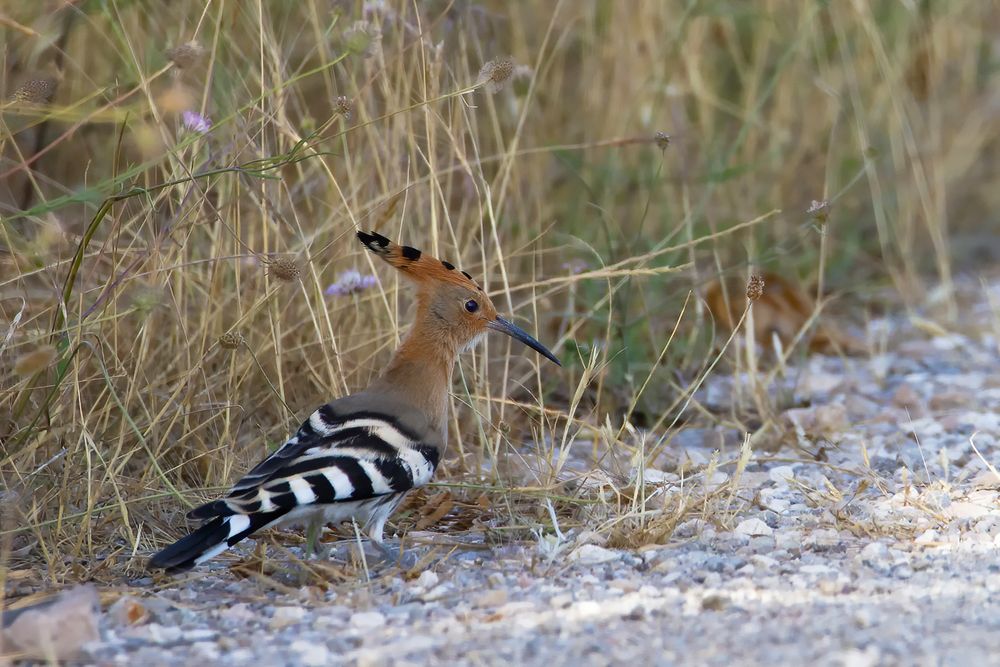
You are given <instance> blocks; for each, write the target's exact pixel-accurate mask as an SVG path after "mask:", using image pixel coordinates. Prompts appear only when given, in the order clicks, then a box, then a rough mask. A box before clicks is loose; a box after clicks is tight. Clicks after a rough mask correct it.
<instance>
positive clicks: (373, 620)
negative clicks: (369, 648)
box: [351, 611, 385, 630]
mask: <svg viewBox="0 0 1000 667" xmlns="http://www.w3.org/2000/svg"><path fill="white" fill-rule="evenodd" d="M383 625H385V616H383V615H382V614H381V613H379V612H377V611H359V612H357V613H356V614H353V615H352V616H351V626H352V627H355V628H357V629H359V630H371V629H372V628H378V627H381V626H383Z"/></svg>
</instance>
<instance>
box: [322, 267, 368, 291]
mask: <svg viewBox="0 0 1000 667" xmlns="http://www.w3.org/2000/svg"><path fill="white" fill-rule="evenodd" d="M377 284H378V278H376V277H375V276H366V275H362V274H361V272H359V271H355V270H354V269H349V270H347V271H344V272H343V273H341V274H340V276H338V277H337V282H335V283H333V284H332V285H330V286H329V287H327V288H326V289H325V290H324V292H323V293H324V294H326V295H327V296H348V295H350V294H357V293H358V292H363V291H365V290H366V289H369V288H372V287H375V285H377Z"/></svg>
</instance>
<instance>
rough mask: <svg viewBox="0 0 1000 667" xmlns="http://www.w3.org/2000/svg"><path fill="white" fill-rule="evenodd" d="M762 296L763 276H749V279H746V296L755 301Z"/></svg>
mask: <svg viewBox="0 0 1000 667" xmlns="http://www.w3.org/2000/svg"><path fill="white" fill-rule="evenodd" d="M762 296H764V277H763V276H759V275H755V276H750V280H748V281H747V298H748V299H750V300H751V301H756V300H757V299H759V298H760V297H762Z"/></svg>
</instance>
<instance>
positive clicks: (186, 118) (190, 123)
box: [181, 111, 212, 134]
mask: <svg viewBox="0 0 1000 667" xmlns="http://www.w3.org/2000/svg"><path fill="white" fill-rule="evenodd" d="M181 122H183V123H184V127H185V129H188V130H191V131H192V132H197V133H198V134H205V133H206V132H208V131H209V130H211V129H212V121H211V120H209V119H208V118H206V117H205V116H202V115H201V114H200V113H198V112H197V111H185V112H184V113H182V114H181Z"/></svg>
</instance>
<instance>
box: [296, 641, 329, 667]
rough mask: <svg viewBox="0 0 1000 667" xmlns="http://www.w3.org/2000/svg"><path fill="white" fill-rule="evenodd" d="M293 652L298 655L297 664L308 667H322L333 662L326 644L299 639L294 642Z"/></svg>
mask: <svg viewBox="0 0 1000 667" xmlns="http://www.w3.org/2000/svg"><path fill="white" fill-rule="evenodd" d="M291 648H292V650H293V651H295V652H296V653H297V654H298V661H297V663H298V664H300V665H306V667H321V666H322V665H327V664H329V663H330V662H331V656H330V651H329V650H327V648H326V645H325V644H320V643H318V642H310V641H306V640H304V639H297V640H295V641H294V642H292V646H291Z"/></svg>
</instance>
